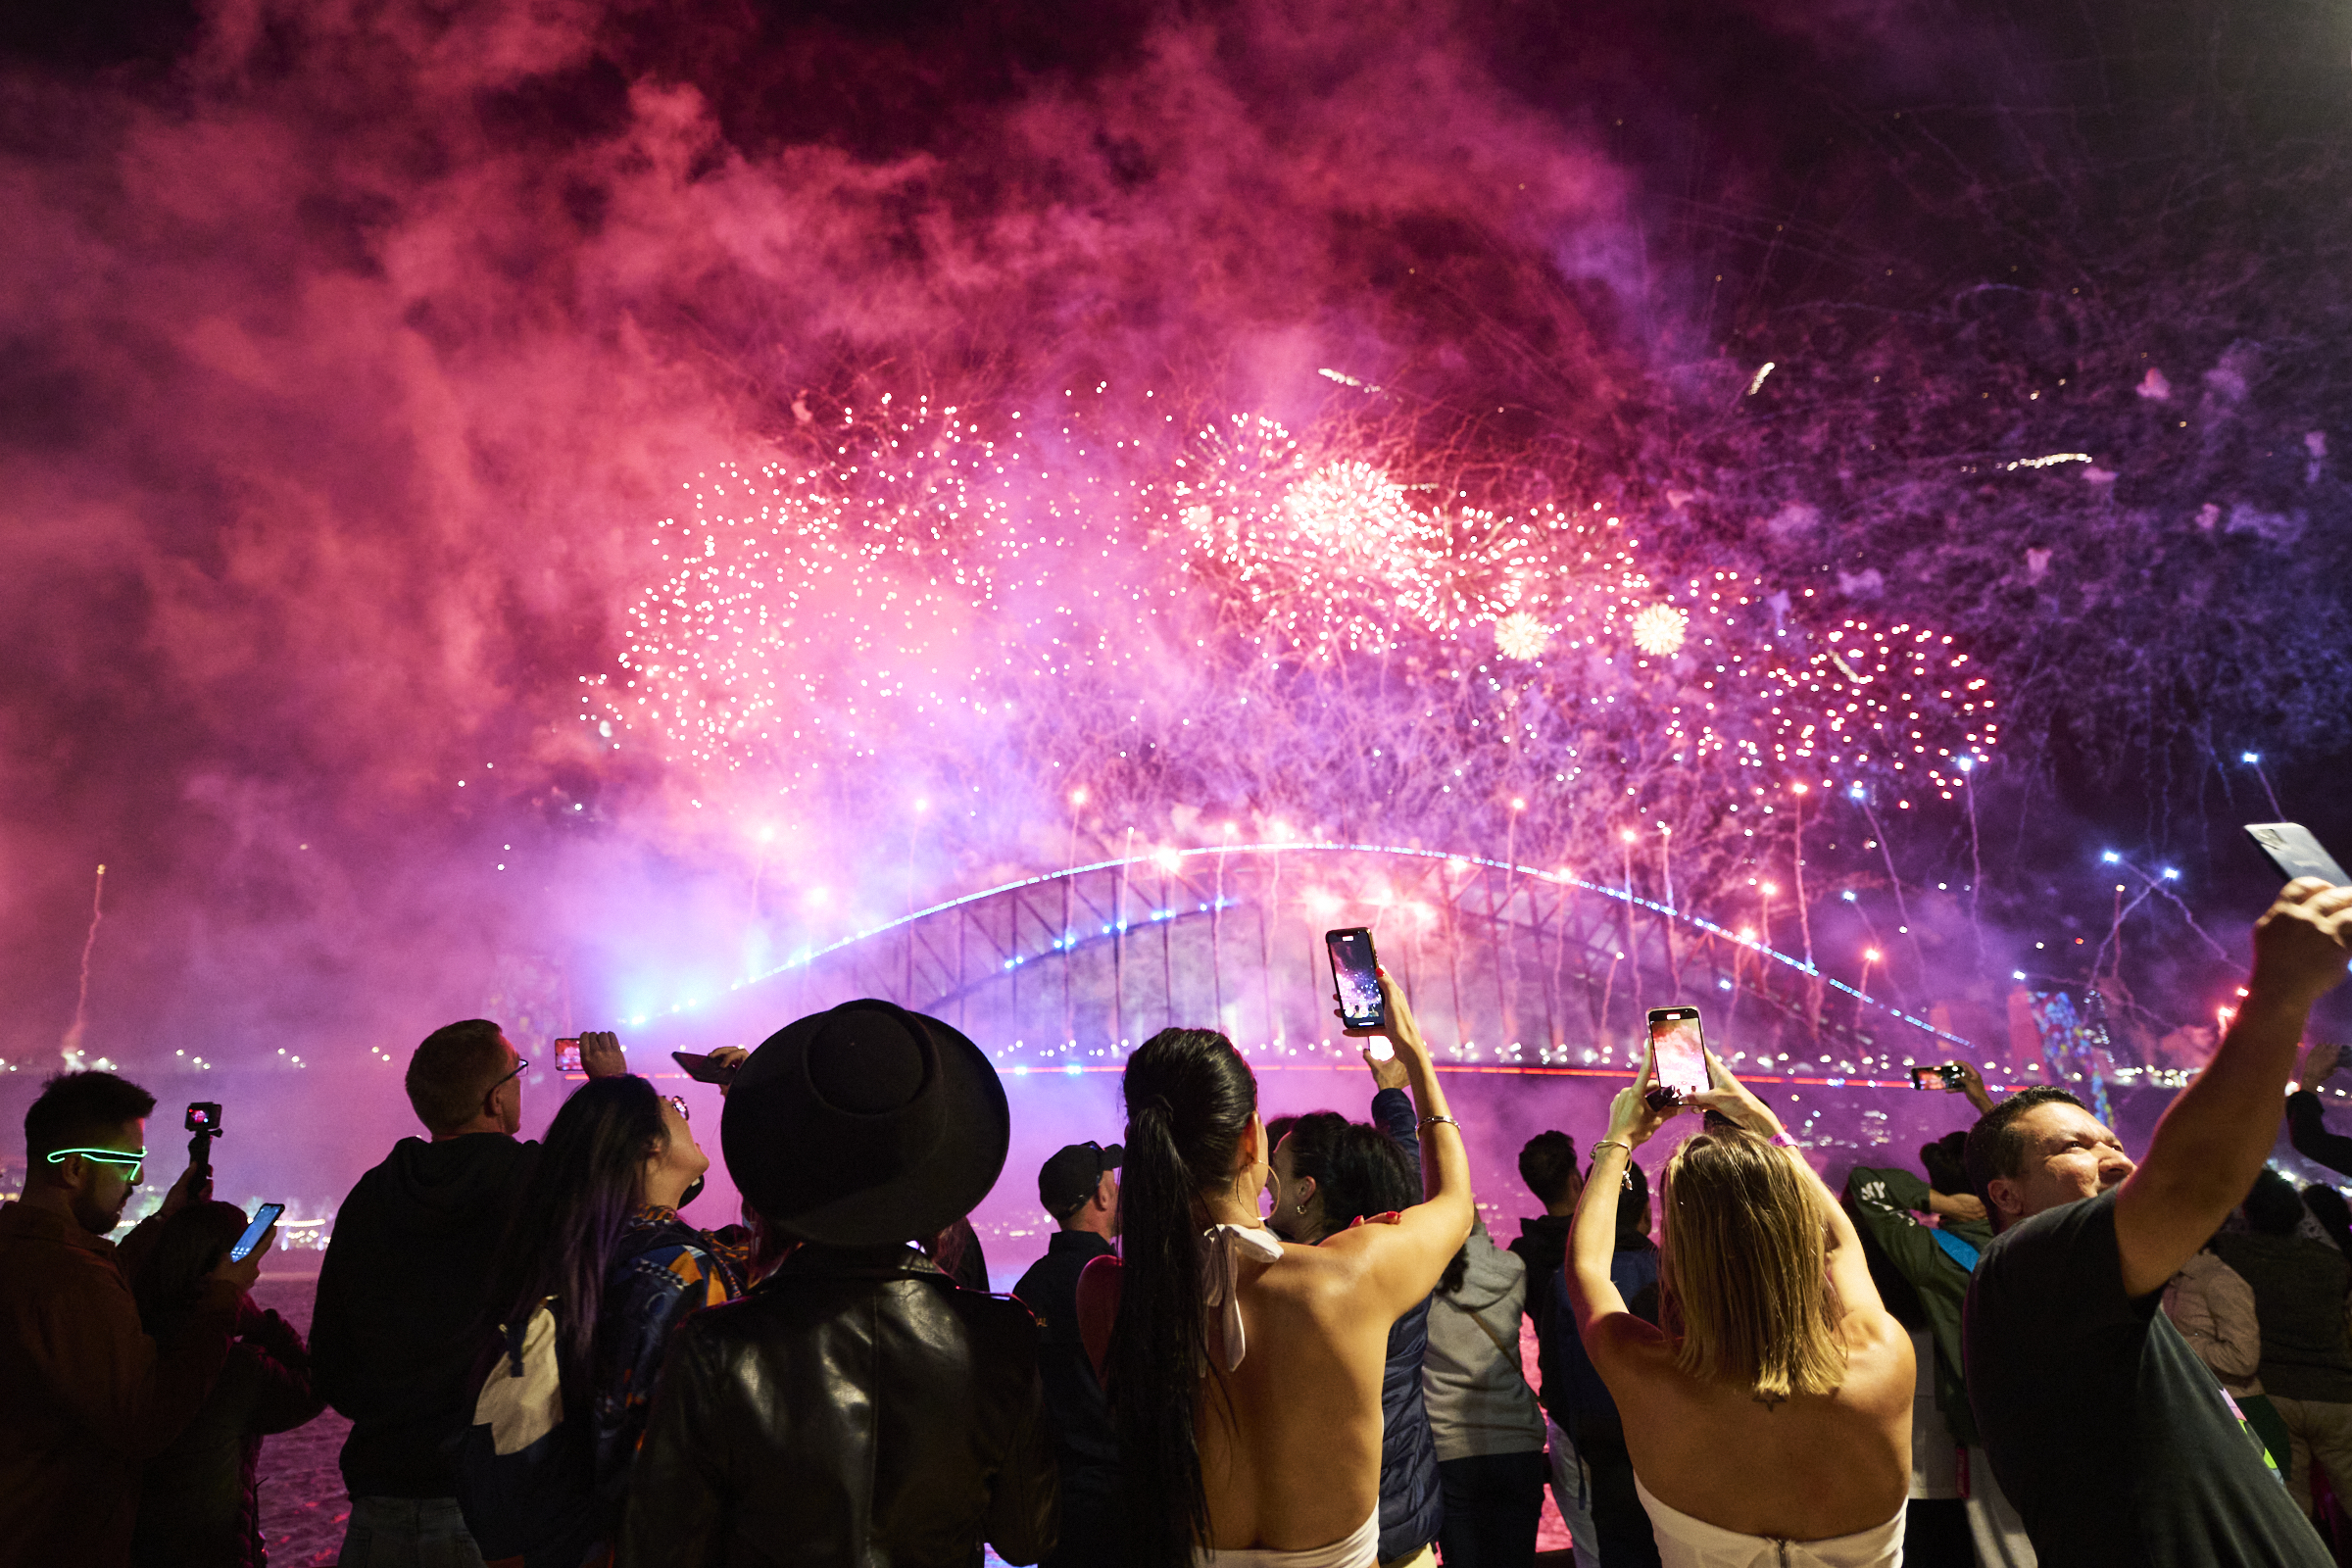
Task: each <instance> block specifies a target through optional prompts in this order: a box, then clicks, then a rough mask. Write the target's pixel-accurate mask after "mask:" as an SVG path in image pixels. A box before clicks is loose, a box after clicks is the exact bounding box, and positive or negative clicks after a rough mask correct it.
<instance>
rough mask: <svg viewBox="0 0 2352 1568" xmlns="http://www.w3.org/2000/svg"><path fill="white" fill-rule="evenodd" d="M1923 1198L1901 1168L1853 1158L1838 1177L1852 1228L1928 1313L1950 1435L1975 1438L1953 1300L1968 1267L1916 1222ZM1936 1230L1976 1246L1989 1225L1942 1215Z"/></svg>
mask: <svg viewBox="0 0 2352 1568" xmlns="http://www.w3.org/2000/svg"><path fill="white" fill-rule="evenodd" d="M1927 1206H1928V1184H1927V1183H1926V1182H1924V1181H1922V1180H1921V1179H1920V1178H1919V1177H1917V1176H1914V1175H1913V1174H1911V1172H1909V1171H1907V1170H1900V1169H1891V1168H1890V1169H1876V1168H1873V1167H1870V1166H1867V1165H1857V1166H1855V1167H1854V1169H1853V1171H1852V1173H1851V1174H1849V1175H1848V1176H1847V1177H1846V1178H1845V1211H1846V1212H1847V1213H1848V1214H1849V1215H1851V1216H1852V1217H1853V1221H1854V1228H1855V1229H1856V1230H1858V1231H1860V1232H1861V1233H1862V1240H1863V1242H1864V1243H1865V1245H1867V1246H1871V1247H1875V1248H1877V1250H1878V1251H1879V1253H1880V1255H1881V1256H1882V1257H1883V1258H1884V1259H1885V1260H1886V1261H1887V1264H1889V1265H1890V1266H1891V1267H1892V1268H1893V1269H1894V1271H1895V1273H1897V1274H1898V1275H1900V1276H1901V1277H1902V1278H1903V1279H1904V1280H1906V1281H1907V1282H1909V1284H1910V1286H1911V1288H1912V1290H1913V1291H1914V1292H1915V1293H1916V1294H1917V1295H1918V1297H1919V1304H1920V1307H1921V1309H1922V1310H1923V1311H1925V1312H1926V1314H1927V1319H1928V1333H1929V1335H1930V1337H1931V1338H1933V1339H1934V1340H1935V1342H1936V1404H1937V1405H1938V1406H1940V1407H1941V1408H1942V1410H1943V1415H1944V1419H1945V1420H1946V1421H1947V1422H1949V1423H1950V1424H1951V1429H1952V1441H1953V1442H1955V1443H1960V1444H1966V1445H1974V1444H1975V1443H1976V1442H1977V1441H1978V1440H1977V1418H1976V1412H1975V1411H1973V1410H1971V1409H1970V1408H1969V1406H1968V1384H1967V1383H1966V1382H1965V1381H1964V1380H1963V1379H1962V1377H1961V1366H1962V1362H1961V1357H1960V1307H1961V1303H1962V1302H1964V1301H1966V1300H1967V1299H1968V1279H1969V1269H1968V1267H1967V1266H1966V1265H1964V1264H1962V1263H1961V1261H1960V1260H1959V1259H1958V1258H1956V1257H1954V1256H1953V1255H1952V1254H1951V1253H1950V1252H1948V1251H1946V1250H1944V1248H1943V1246H1942V1244H1940V1243H1938V1242H1937V1241H1936V1233H1935V1232H1934V1231H1933V1230H1931V1229H1929V1228H1928V1227H1927V1226H1925V1225H1922V1224H1921V1223H1920V1222H1919V1216H1918V1215H1917V1214H1916V1213H1914V1212H1913V1210H1915V1209H1924V1208H1926V1207H1927ZM1943 1232H1944V1234H1945V1235H1947V1236H1950V1237H1954V1238H1956V1239H1958V1240H1960V1241H1962V1242H1965V1243H1966V1244H1967V1245H1968V1247H1970V1248H1973V1249H1975V1250H1977V1251H1980V1252H1981V1251H1983V1250H1985V1248H1986V1247H1988V1246H1990V1245H1991V1243H1992V1228H1991V1227H1990V1226H1988V1225H1985V1224H1982V1223H1980V1224H1973V1225H1972V1224H1958V1223H1946V1224H1945V1225H1944V1226H1943Z"/></svg>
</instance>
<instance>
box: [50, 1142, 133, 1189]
mask: <svg viewBox="0 0 2352 1568" xmlns="http://www.w3.org/2000/svg"><path fill="white" fill-rule="evenodd" d="M68 1154H79V1155H80V1156H81V1157H82V1158H84V1159H103V1160H105V1161H106V1162H107V1163H108V1164H110V1165H128V1166H129V1167H130V1169H128V1170H126V1171H124V1172H123V1180H124V1181H126V1182H135V1181H137V1180H138V1179H139V1167H140V1166H141V1165H144V1164H146V1163H147V1151H145V1150H144V1149H142V1150H139V1151H137V1152H130V1151H126V1150H121V1149H60V1150H56V1151H54V1152H52V1153H51V1154H50V1155H49V1163H50V1164H52V1165H62V1164H64V1163H65V1159H66V1156H67V1155H68Z"/></svg>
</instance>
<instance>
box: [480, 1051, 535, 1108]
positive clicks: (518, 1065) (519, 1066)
mask: <svg viewBox="0 0 2352 1568" xmlns="http://www.w3.org/2000/svg"><path fill="white" fill-rule="evenodd" d="M530 1065H531V1064H530V1063H529V1062H527V1061H525V1060H523V1059H522V1058H521V1057H520V1056H516V1057H515V1070H514V1071H513V1072H511V1073H508V1074H507V1077H506V1078H501V1079H500V1080H499V1081H498V1082H496V1083H494V1084H492V1085H491V1086H490V1087H489V1088H487V1089H485V1090H483V1091H482V1098H483V1099H484V1100H488V1099H489V1098H490V1097H491V1096H492V1095H495V1094H497V1093H498V1092H499V1091H500V1090H501V1089H504V1088H505V1087H506V1086H507V1078H519V1077H521V1076H522V1075H523V1073H524V1071H525V1070H527V1069H528V1068H529V1066H530Z"/></svg>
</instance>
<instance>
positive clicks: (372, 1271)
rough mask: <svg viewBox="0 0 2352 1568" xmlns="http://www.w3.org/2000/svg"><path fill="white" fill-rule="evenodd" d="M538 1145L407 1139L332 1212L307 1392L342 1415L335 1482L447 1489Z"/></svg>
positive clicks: (400, 1490)
mask: <svg viewBox="0 0 2352 1568" xmlns="http://www.w3.org/2000/svg"><path fill="white" fill-rule="evenodd" d="M538 1153H539V1146H538V1145H537V1144H525V1143H518V1142H516V1141H515V1139H512V1138H509V1137H507V1136H506V1135H504V1134H503V1133H468V1134H466V1136H465V1137H463V1138H453V1139H450V1140H449V1141H447V1142H446V1143H438V1144H428V1143H426V1142H425V1141H424V1140H422V1139H420V1138H404V1139H402V1140H401V1141H400V1142H399V1143H397V1144H395V1145H393V1146H392V1153H391V1155H390V1156H389V1157H388V1158H386V1159H385V1161H384V1162H383V1163H382V1164H381V1165H378V1166H376V1167H375V1169H373V1170H371V1171H369V1172H368V1174H367V1175H365V1176H363V1177H361V1178H360V1182H359V1185H358V1186H357V1187H354V1188H353V1189H352V1190H351V1196H350V1197H349V1198H347V1199H345V1200H344V1201H343V1207H342V1209H341V1210H340V1211H339V1212H338V1213H337V1214H336V1216H335V1234H334V1239H333V1241H331V1242H329V1243H328V1244H327V1249H326V1260H325V1262H324V1263H323V1264H321V1265H320V1267H319V1304H318V1307H317V1309H316V1313H315V1315H314V1316H313V1318H312V1321H311V1372H312V1383H313V1386H314V1387H315V1388H316V1389H317V1390H318V1392H319V1395H320V1396H321V1397H324V1398H325V1400H326V1402H327V1403H329V1404H331V1405H333V1406H334V1407H335V1408H336V1409H337V1410H340V1411H341V1412H342V1413H343V1414H344V1415H346V1416H349V1417H350V1418H351V1436H350V1438H349V1439H347V1440H346V1441H345V1443H344V1445H343V1483H344V1485H345V1486H346V1487H348V1488H349V1489H350V1490H351V1495H353V1496H355V1497H448V1496H454V1495H456V1494H457V1477H456V1475H455V1473H454V1471H453V1469H452V1465H451V1460H450V1456H449V1454H448V1452H447V1446H448V1445H449V1443H450V1442H451V1440H453V1439H454V1438H456V1436H457V1435H458V1433H459V1431H460V1429H461V1428H463V1427H464V1425H465V1424H466V1417H467V1416H468V1415H469V1414H470V1412H469V1411H468V1410H467V1409H466V1376H467V1374H468V1372H469V1371H470V1370H471V1368H472V1363H473V1356H474V1351H475V1349H476V1348H477V1346H476V1343H475V1336H476V1331H477V1330H478V1329H479V1328H480V1327H481V1324H482V1319H483V1313H484V1310H485V1308H486V1305H487V1303H486V1301H485V1299H484V1298H485V1295H486V1293H487V1292H488V1290H489V1288H490V1274H491V1268H492V1264H493V1262H494V1261H495V1258H496V1255H497V1251H498V1245H499V1241H500V1238H501V1237H502V1236H503V1235H504V1234H505V1232H506V1227H507V1218H508V1216H509V1214H510V1213H512V1212H513V1209H514V1205H515V1201H517V1200H518V1199H519V1198H520V1197H521V1196H522V1188H523V1184H524V1182H526V1181H527V1180H529V1178H530V1173H531V1164H532V1161H533V1160H535V1159H536V1158H537V1157H538Z"/></svg>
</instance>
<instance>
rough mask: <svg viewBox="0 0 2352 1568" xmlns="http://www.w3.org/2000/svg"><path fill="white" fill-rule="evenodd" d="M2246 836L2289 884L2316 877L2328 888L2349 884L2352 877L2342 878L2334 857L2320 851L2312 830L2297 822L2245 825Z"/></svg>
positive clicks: (2342, 875)
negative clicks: (2297, 879) (2303, 877)
mask: <svg viewBox="0 0 2352 1568" xmlns="http://www.w3.org/2000/svg"><path fill="white" fill-rule="evenodd" d="M2246 837H2248V838H2250V839H2252V840H2253V841H2254V847H2255V848H2256V849H2258V850H2260V851H2262V853H2263V854H2265V855H2267V856H2269V857H2270V858H2271V863H2272V864H2273V865H2275V866H2277V867H2278V874H2279V875H2280V876H2281V877H2284V878H2285V879H2286V880H2287V881H2289V882H2292V881H2293V880H2294V879H2295V878H2297V877H2299V876H2316V877H2318V878H2320V879H2321V880H2322V881H2325V882H2327V884H2328V885H2329V886H2330V887H2339V888H2340V887H2343V886H2345V885H2346V884H2348V883H2352V876H2346V875H2344V868H2343V867H2342V866H2340V865H2338V864H2336V863H2335V857H2334V856H2332V855H2329V854H2328V853H2327V851H2326V850H2323V849H2321V848H2320V841H2319V840H2318V839H2315V838H2313V837H2312V836H2311V829H2309V828H2307V827H2305V826H2304V825H2303V824H2302V823H2300V822H2248V823H2247V824H2246Z"/></svg>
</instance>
